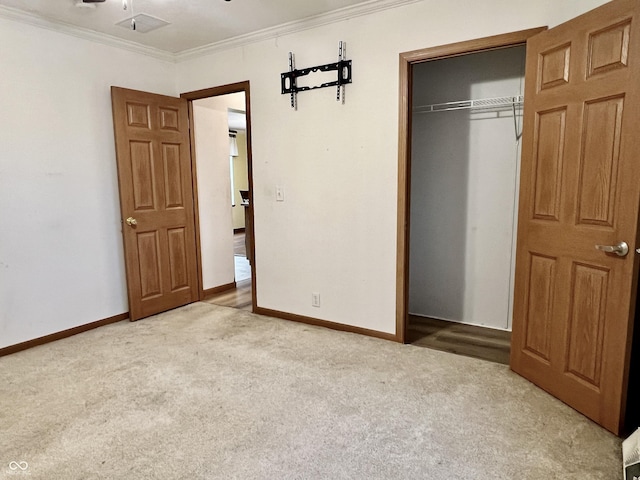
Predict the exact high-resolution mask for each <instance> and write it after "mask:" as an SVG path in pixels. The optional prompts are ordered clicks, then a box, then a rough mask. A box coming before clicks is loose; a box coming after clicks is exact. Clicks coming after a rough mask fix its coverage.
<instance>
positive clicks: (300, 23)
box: [0, 0, 422, 63]
mask: <svg viewBox="0 0 640 480" xmlns="http://www.w3.org/2000/svg"><path fill="white" fill-rule="evenodd" d="M421 1H422V0H369V1H367V2H363V3H359V4H357V5H352V6H349V7H345V8H341V9H339V10H334V11H332V12H328V13H323V14H320V15H315V16H312V17H307V18H304V19H302V20H295V21H293V22H288V23H284V24H282V25H277V26H275V27H270V28H265V29H263V30H258V31H256V32H252V33H248V34H245V35H239V36H237V37H233V38H230V39H227V40H222V41H220V42H215V43H211V44H209V45H204V46H202V47H196V48H191V49H189V50H183V51H181V52H178V53H172V52H167V51H165V50H160V49H158V48H154V47H148V46H146V45H142V44H140V43H136V42H132V41H129V40H123V39H120V38H117V37H114V36H112V35H108V34H106V33H100V32H96V31H94V30H89V29H88V28H83V27H78V26H76V25H71V24H69V23H66V22H61V21H58V20H51V19H47V18H44V17H41V16H39V15H35V14H33V13H28V12H24V11H22V10H18V9H16V8H11V7H6V6H4V5H0V18H6V19H8V20H13V21H17V22H22V23H26V24H29V25H33V26H35V27H40V28H44V29H47V30H52V31H54V32H59V33H63V34H66V35H71V36H74V37H78V38H82V39H84V40H89V41H92V42H96V43H101V44H103V45H107V46H110V47H116V48H121V49H123V50H128V51H130V52H134V53H139V54H142V55H147V56H149V57H153V58H156V59H159V60H163V61H165V62H172V63H178V62H183V61H186V60H192V59H194V58H198V57H202V56H205V55H210V54H212V53H217V52H221V51H224V50H229V49H232V48H237V47H242V46H244V45H249V44H252V43H257V42H261V41H264V40H270V39H273V38H277V37H281V36H284V35H291V34H293V33H297V32H302V31H304V30H309V29H312V28H316V27H320V26H323V25H329V24H332V23H336V22H340V21H344V20H348V19H350V18H355V17H360V16H363V15H369V14H372V13H376V12H380V11H383V10H388V9H391V8H396V7H401V6H404V5H409V4H412V3H417V2H421Z"/></svg>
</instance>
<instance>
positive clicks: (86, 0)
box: [82, 0, 105, 3]
mask: <svg viewBox="0 0 640 480" xmlns="http://www.w3.org/2000/svg"><path fill="white" fill-rule="evenodd" d="M104 1H105V0H82V3H103V2H104Z"/></svg>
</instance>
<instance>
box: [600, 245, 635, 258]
mask: <svg viewBox="0 0 640 480" xmlns="http://www.w3.org/2000/svg"><path fill="white" fill-rule="evenodd" d="M596 249H597V250H600V251H601V252H606V253H615V254H616V255H618V256H619V257H625V256H626V255H627V253H629V245H627V242H620V243H618V244H617V245H596Z"/></svg>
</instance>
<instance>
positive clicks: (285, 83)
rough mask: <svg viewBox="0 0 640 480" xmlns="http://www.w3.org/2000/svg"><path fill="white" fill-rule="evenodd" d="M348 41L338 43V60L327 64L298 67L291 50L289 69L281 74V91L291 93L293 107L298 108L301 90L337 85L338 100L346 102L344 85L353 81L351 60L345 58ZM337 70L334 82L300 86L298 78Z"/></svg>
mask: <svg viewBox="0 0 640 480" xmlns="http://www.w3.org/2000/svg"><path fill="white" fill-rule="evenodd" d="M345 52H346V43H345V42H340V43H339V45H338V61H337V62H335V63H327V64H326V65H318V66H316V67H309V68H302V69H299V70H298V69H296V67H295V56H294V54H293V53H292V52H289V71H288V72H284V73H281V74H280V86H281V93H282V94H283V95H285V94H289V95H291V108H293V109H296V110H297V109H298V98H297V95H298V93H299V92H305V91H307V90H315V89H317V88H325V87H336V100H337V101H338V102H339V101H342V103H343V104H344V93H345V92H344V87H345V85H346V84H347V83H351V60H345V56H346V55H345ZM332 71H335V72H337V75H338V78H337V80H336V81H334V82H326V83H322V84H320V85H316V86H314V87H298V81H297V80H298V78H300V77H304V76H305V75H309V74H310V73H313V72H332Z"/></svg>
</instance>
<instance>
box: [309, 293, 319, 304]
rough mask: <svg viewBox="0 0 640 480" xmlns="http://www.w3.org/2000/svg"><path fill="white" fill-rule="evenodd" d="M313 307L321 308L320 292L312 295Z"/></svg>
mask: <svg viewBox="0 0 640 480" xmlns="http://www.w3.org/2000/svg"><path fill="white" fill-rule="evenodd" d="M311 306H312V307H319V306H320V294H319V293H318V292H313V293H312V294H311Z"/></svg>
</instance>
